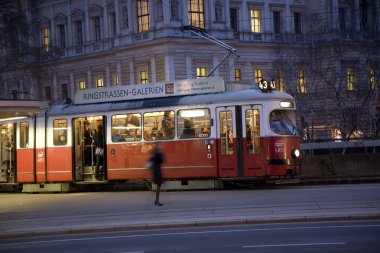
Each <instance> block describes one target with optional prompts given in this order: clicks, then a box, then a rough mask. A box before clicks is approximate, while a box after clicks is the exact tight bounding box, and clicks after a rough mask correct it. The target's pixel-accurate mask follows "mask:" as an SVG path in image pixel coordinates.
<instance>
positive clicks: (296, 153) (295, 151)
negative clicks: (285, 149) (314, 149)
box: [292, 149, 301, 158]
mask: <svg viewBox="0 0 380 253" xmlns="http://www.w3.org/2000/svg"><path fill="white" fill-rule="evenodd" d="M300 156H301V152H300V150H299V149H293V150H292V157H293V158H299V157H300Z"/></svg>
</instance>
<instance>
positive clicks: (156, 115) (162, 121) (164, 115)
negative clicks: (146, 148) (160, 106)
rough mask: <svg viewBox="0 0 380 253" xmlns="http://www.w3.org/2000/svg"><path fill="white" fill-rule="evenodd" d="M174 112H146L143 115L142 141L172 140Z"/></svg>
mask: <svg viewBox="0 0 380 253" xmlns="http://www.w3.org/2000/svg"><path fill="white" fill-rule="evenodd" d="M174 129H175V121H174V111H162V112H147V113H145V114H144V140H146V141H153V140H170V139H174V134H175V132H174Z"/></svg>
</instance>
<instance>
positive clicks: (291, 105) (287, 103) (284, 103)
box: [280, 101, 294, 108]
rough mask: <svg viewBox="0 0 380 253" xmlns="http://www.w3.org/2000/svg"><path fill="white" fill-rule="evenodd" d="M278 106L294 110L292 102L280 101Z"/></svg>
mask: <svg viewBox="0 0 380 253" xmlns="http://www.w3.org/2000/svg"><path fill="white" fill-rule="evenodd" d="M280 106H281V107H282V108H294V102H288V101H281V102H280Z"/></svg>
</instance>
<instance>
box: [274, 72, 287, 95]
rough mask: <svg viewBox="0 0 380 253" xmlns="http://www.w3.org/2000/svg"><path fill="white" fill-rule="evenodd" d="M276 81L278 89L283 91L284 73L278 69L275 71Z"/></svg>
mask: <svg viewBox="0 0 380 253" xmlns="http://www.w3.org/2000/svg"><path fill="white" fill-rule="evenodd" d="M276 83H277V84H278V89H279V90H280V91H281V92H284V91H285V83H284V74H283V73H282V71H281V70H279V69H277V71H276Z"/></svg>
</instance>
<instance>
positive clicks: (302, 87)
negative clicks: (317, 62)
mask: <svg viewBox="0 0 380 253" xmlns="http://www.w3.org/2000/svg"><path fill="white" fill-rule="evenodd" d="M297 79H298V87H297V90H298V93H306V83H305V72H304V71H303V70H298V71H297Z"/></svg>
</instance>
